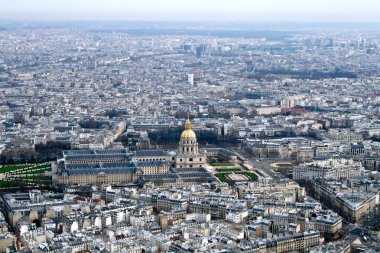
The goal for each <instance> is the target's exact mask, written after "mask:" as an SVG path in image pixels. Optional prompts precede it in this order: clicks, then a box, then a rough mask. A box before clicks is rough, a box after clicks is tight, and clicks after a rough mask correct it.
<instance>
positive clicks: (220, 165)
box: [211, 163, 235, 167]
mask: <svg viewBox="0 0 380 253" xmlns="http://www.w3.org/2000/svg"><path fill="white" fill-rule="evenodd" d="M234 165H235V164H233V163H212V164H211V166H215V167H222V166H234Z"/></svg>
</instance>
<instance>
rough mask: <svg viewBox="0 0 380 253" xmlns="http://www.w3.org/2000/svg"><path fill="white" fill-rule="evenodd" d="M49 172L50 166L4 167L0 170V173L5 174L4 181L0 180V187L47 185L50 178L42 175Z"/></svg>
mask: <svg viewBox="0 0 380 253" xmlns="http://www.w3.org/2000/svg"><path fill="white" fill-rule="evenodd" d="M47 171H51V164H50V163H44V164H23V165H6V166H4V167H2V168H0V173H7V174H6V178H5V180H0V188H1V187H10V186H21V185H47V184H51V182H52V178H51V177H50V176H44V175H43V173H45V172H47Z"/></svg>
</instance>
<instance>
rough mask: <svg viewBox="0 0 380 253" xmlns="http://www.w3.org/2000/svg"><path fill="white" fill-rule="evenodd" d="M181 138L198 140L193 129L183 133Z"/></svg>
mask: <svg viewBox="0 0 380 253" xmlns="http://www.w3.org/2000/svg"><path fill="white" fill-rule="evenodd" d="M181 138H197V136H196V135H195V133H194V131H193V130H191V129H186V130H184V131H183V132H182V134H181Z"/></svg>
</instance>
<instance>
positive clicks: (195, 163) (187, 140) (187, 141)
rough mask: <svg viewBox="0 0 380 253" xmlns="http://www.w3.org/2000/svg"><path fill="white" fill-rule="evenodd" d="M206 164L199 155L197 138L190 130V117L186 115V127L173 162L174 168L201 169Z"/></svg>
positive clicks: (202, 155) (203, 158)
mask: <svg viewBox="0 0 380 253" xmlns="http://www.w3.org/2000/svg"><path fill="white" fill-rule="evenodd" d="M205 163H206V156H205V155H204V154H200V153H199V149H198V142H197V136H196V134H195V133H194V131H193V130H192V129H191V122H190V116H189V114H188V115H187V120H186V127H185V130H184V131H183V132H182V134H181V139H180V141H179V147H178V154H177V156H176V160H175V167H176V168H192V167H202V166H203V165H205Z"/></svg>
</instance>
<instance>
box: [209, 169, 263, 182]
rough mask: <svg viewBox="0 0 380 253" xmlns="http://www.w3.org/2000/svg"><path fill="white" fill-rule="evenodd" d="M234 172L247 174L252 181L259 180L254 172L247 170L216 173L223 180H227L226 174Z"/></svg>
mask: <svg viewBox="0 0 380 253" xmlns="http://www.w3.org/2000/svg"><path fill="white" fill-rule="evenodd" d="M232 173H235V174H242V175H245V176H247V177H248V178H249V179H250V180H251V181H257V175H256V174H255V173H253V172H246V171H237V172H219V173H216V174H215V176H216V177H217V178H218V179H219V180H220V181H222V182H226V181H227V179H226V176H227V175H229V174H232Z"/></svg>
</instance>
